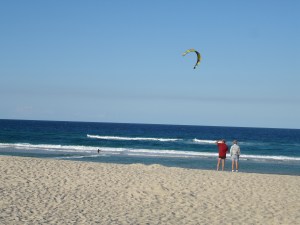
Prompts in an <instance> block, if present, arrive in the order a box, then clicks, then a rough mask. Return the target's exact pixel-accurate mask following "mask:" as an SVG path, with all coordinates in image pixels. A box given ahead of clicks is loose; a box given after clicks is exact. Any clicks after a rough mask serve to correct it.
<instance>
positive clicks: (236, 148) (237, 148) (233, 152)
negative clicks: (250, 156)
mask: <svg viewBox="0 0 300 225" xmlns="http://www.w3.org/2000/svg"><path fill="white" fill-rule="evenodd" d="M240 154H241V150H240V146H238V145H237V144H233V145H232V146H231V148H230V155H240Z"/></svg>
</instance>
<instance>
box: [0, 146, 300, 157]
mask: <svg viewBox="0 0 300 225" xmlns="http://www.w3.org/2000/svg"><path fill="white" fill-rule="evenodd" d="M0 147H1V148H16V149H24V150H35V149H40V150H47V151H64V152H95V151H97V150H98V149H100V150H101V151H104V152H110V153H112V154H115V152H119V153H120V152H128V153H143V154H145V155H153V154H158V155H166V156H167V155H178V156H202V157H203V156H204V157H217V155H218V154H217V153H210V152H192V151H177V150H159V149H156V150H152V149H131V148H109V147H92V146H72V145H45V144H37V145H32V144H28V143H16V144H10V143H0ZM241 158H244V159H261V160H262V159H268V160H291V161H300V157H287V156H268V155H242V156H241Z"/></svg>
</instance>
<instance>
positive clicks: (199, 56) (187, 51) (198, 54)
mask: <svg viewBox="0 0 300 225" xmlns="http://www.w3.org/2000/svg"><path fill="white" fill-rule="evenodd" d="M190 52H195V53H196V54H197V62H196V64H195V66H194V69H196V67H197V66H198V65H199V64H200V60H201V55H200V53H199V52H197V51H196V50H195V49H193V48H191V49H188V50H186V51H185V52H184V53H183V54H182V56H185V55H186V54H188V53H190Z"/></svg>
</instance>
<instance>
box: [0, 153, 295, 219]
mask: <svg viewBox="0 0 300 225" xmlns="http://www.w3.org/2000/svg"><path fill="white" fill-rule="evenodd" d="M0 167H1V176H0V193H1V199H0V210H1V211H0V224H300V192H299V187H300V177H299V176H284V175H264V174H246V173H232V172H217V171H205V170H191V169H181V168H168V167H163V166H160V165H150V166H146V165H141V164H133V165H119V164H102V163H91V162H72V161H62V160H49V159H37V158H22V157H6V156H1V157H0Z"/></svg>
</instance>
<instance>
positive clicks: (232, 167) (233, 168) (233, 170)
mask: <svg viewBox="0 0 300 225" xmlns="http://www.w3.org/2000/svg"><path fill="white" fill-rule="evenodd" d="M231 168H232V171H234V160H232V166H231Z"/></svg>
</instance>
